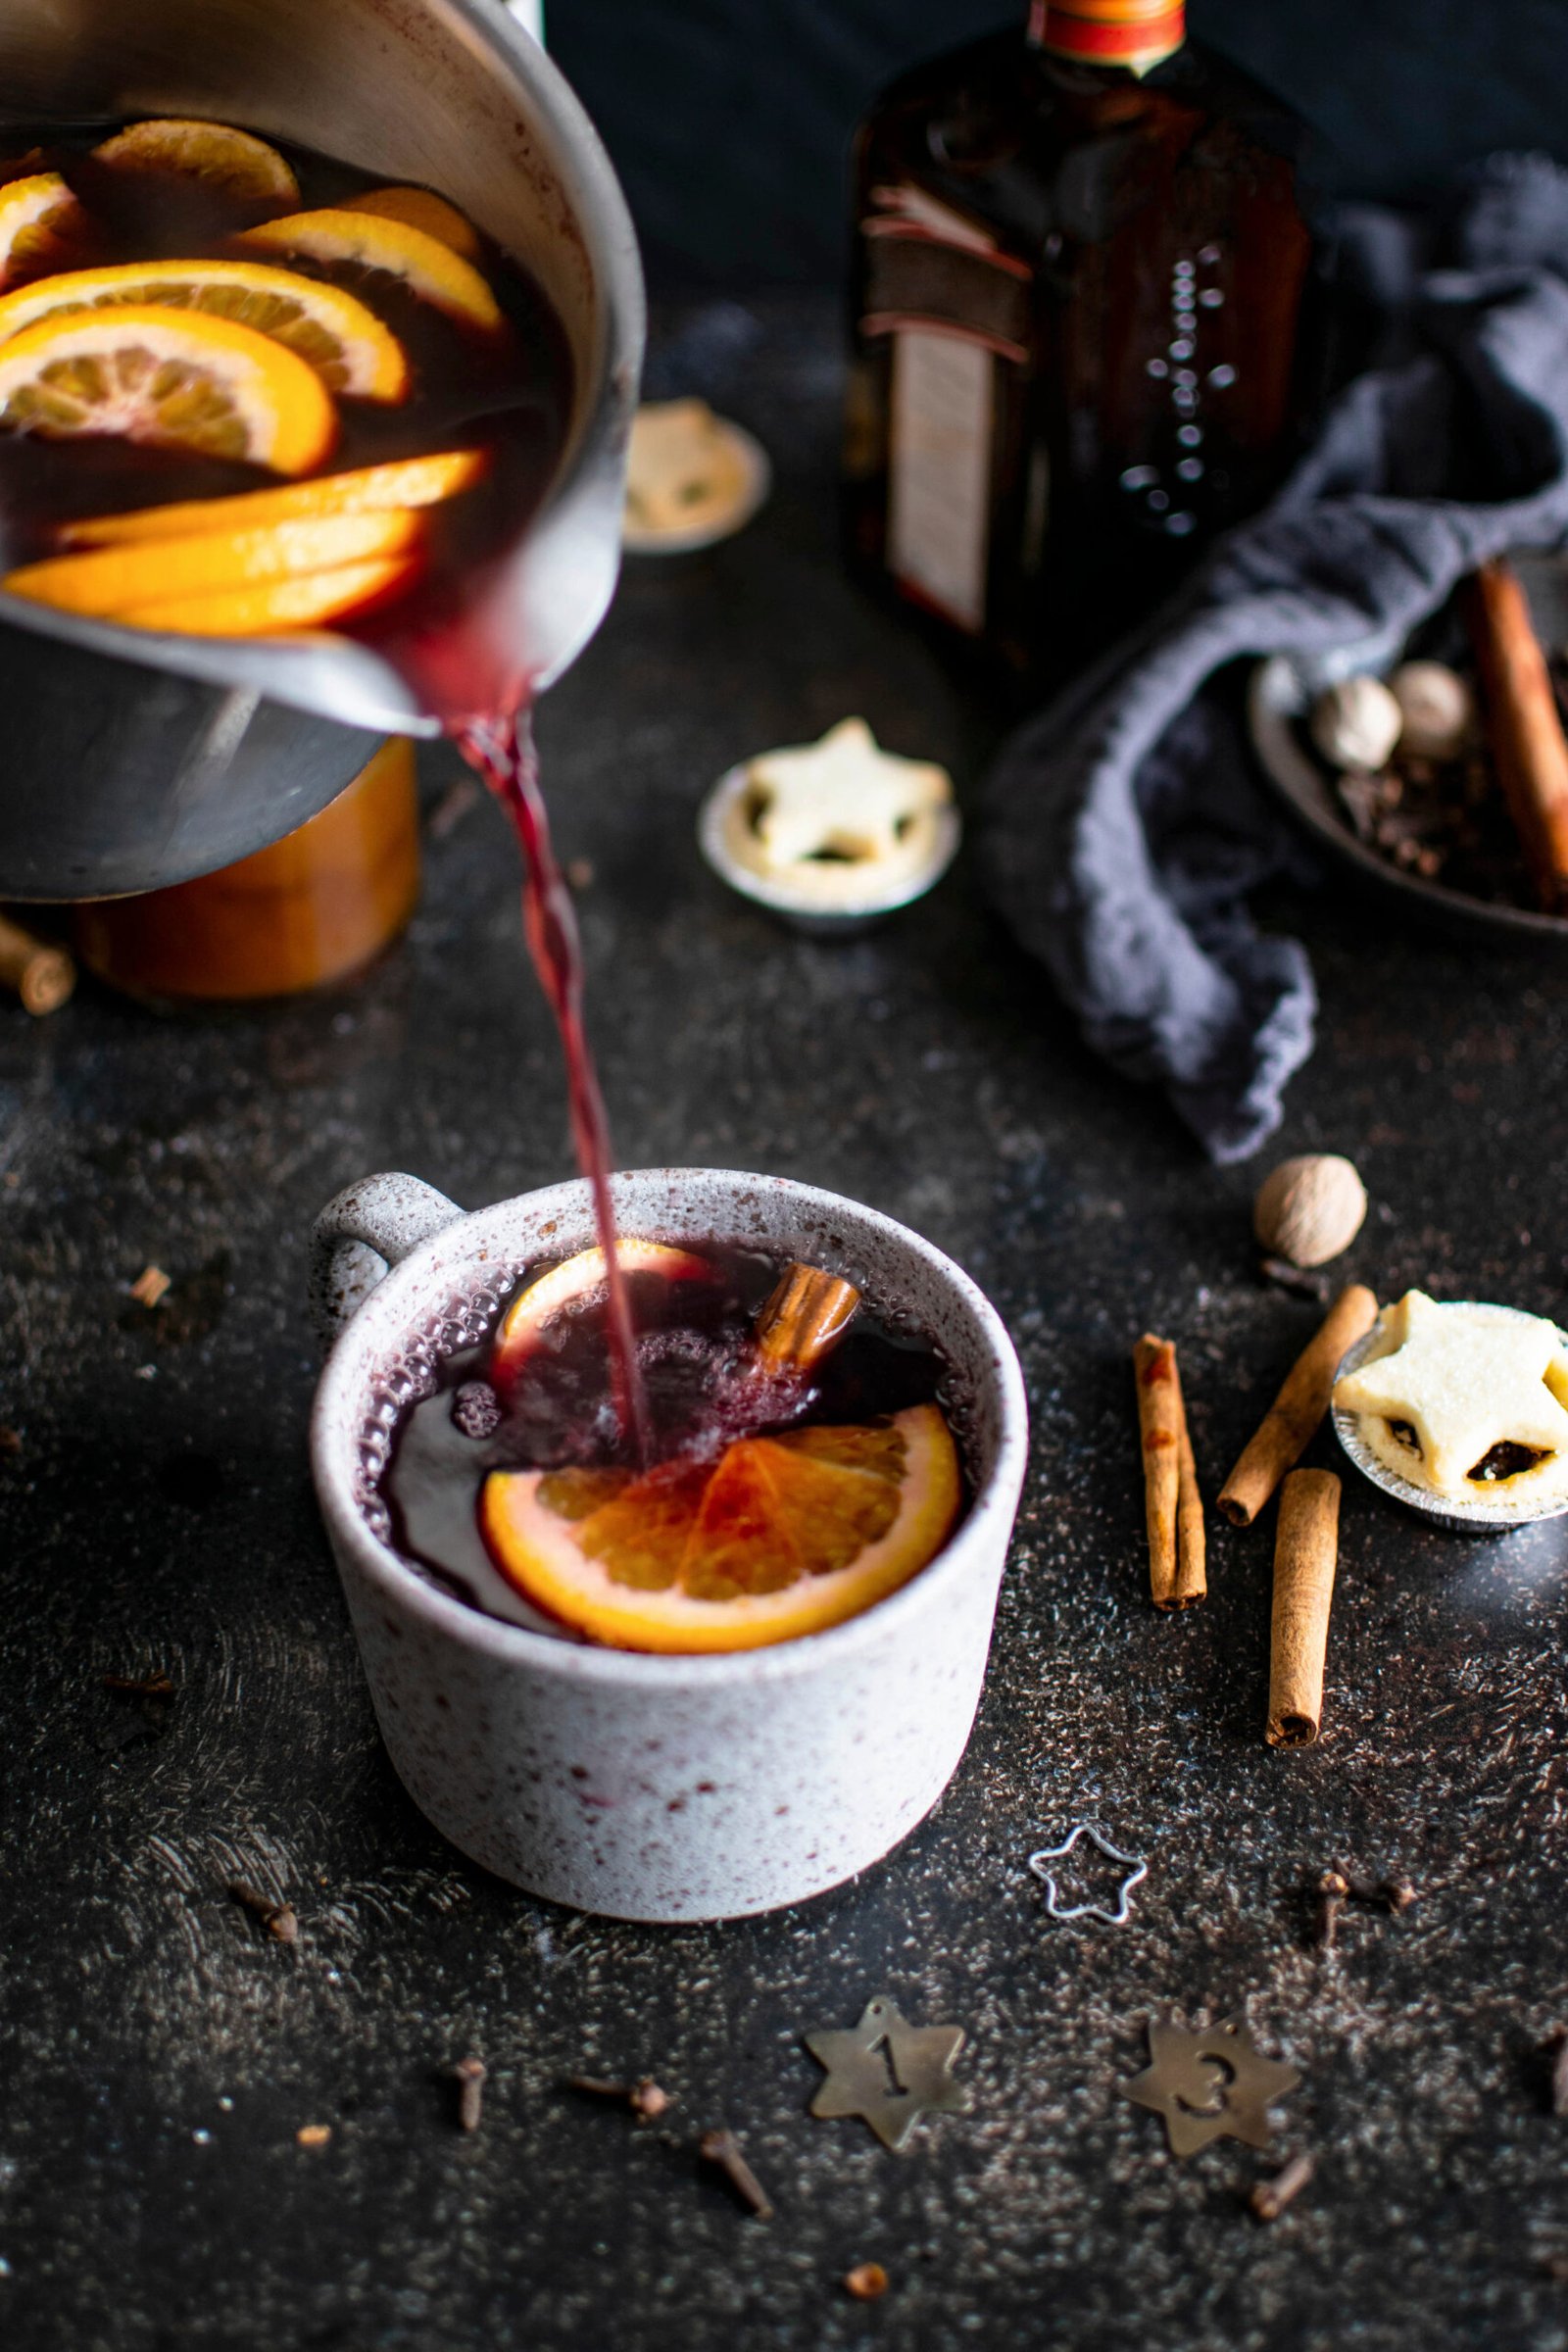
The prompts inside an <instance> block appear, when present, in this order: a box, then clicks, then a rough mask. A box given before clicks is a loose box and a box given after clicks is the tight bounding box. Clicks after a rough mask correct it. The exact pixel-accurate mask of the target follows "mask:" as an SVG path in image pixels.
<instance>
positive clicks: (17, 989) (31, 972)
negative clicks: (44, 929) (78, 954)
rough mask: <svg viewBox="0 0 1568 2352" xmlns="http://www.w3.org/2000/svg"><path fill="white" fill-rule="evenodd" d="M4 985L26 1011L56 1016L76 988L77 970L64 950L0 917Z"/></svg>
mask: <svg viewBox="0 0 1568 2352" xmlns="http://www.w3.org/2000/svg"><path fill="white" fill-rule="evenodd" d="M0 983H3V984H4V986H5V987H7V988H9V989H10V990H12V991H13V993H14V994H15V995H17V996H19V997H20V998H21V999H22V1003H23V1005H24V1007H25V1010H26V1011H28V1012H32V1013H43V1012H56V1011H58V1010H59V1008H60V1006H61V1005H64V1003H65V1002H66V999H67V998H68V997H69V996H70V995H71V992H72V990H73V988H74V987H75V985H76V966H75V964H74V962H73V959H72V957H71V956H70V955H69V954H68V953H67V951H66V950H65V949H64V948H60V947H56V946H55V944H54V943H53V941H52V940H47V939H35V938H34V936H33V934H32V933H31V932H30V931H25V930H24V929H23V927H22V925H21V924H20V923H14V922H12V921H11V919H10V917H9V916H7V915H3V914H0Z"/></svg>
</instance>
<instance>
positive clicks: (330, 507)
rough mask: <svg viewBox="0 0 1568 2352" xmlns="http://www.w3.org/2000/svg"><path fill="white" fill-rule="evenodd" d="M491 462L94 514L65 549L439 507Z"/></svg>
mask: <svg viewBox="0 0 1568 2352" xmlns="http://www.w3.org/2000/svg"><path fill="white" fill-rule="evenodd" d="M488 465H489V460H488V458H487V457H486V455H485V453H484V451H483V450H479V449H444V450H436V451H434V452H432V454H431V455H430V456H429V457H427V458H393V459H390V460H389V461H388V462H387V464H385V465H384V466H354V467H353V468H351V469H350V470H349V471H347V472H345V473H319V474H316V475H314V476H313V477H312V479H311V480H310V481H308V482H288V483H285V484H284V485H283V486H282V487H281V488H279V489H276V490H242V491H241V492H240V493H239V494H238V496H237V497H234V498H182V499H178V500H175V501H173V502H172V504H170V505H169V506H167V507H132V508H130V509H128V510H127V511H126V513H124V514H123V515H84V516H82V517H81V518H80V519H79V520H78V521H75V522H67V523H62V524H61V526H60V528H59V530H58V531H57V532H56V534H55V536H56V538H57V539H58V541H59V543H60V545H61V546H62V547H119V546H126V545H130V544H133V543H135V542H137V541H141V540H148V539H187V538H193V537H195V536H197V535H199V534H200V533H203V532H206V531H247V530H256V529H259V528H260V527H261V526H262V525H263V524H264V523H271V522H310V521H315V520H322V521H324V520H325V519H326V518H327V517H329V516H331V515H369V514H377V513H382V512H386V511H389V510H397V511H400V512H406V511H408V510H409V509H411V508H414V507H434V506H439V505H440V504H441V503H442V502H443V501H444V500H446V499H449V498H456V497H458V496H459V495H460V493H461V492H463V491H465V490H469V489H471V488H472V487H473V485H474V483H475V482H477V481H480V480H482V479H483V476H484V473H485V471H486V468H487V466H488Z"/></svg>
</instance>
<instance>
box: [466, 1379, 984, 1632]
mask: <svg viewBox="0 0 1568 2352" xmlns="http://www.w3.org/2000/svg"><path fill="white" fill-rule="evenodd" d="M960 1500H961V1485H960V1480H959V1474H958V1454H957V1448H956V1446H955V1444H954V1442H953V1433H952V1431H951V1430H950V1429H949V1427H948V1425H947V1422H946V1421H945V1420H944V1418H943V1416H942V1414H941V1412H940V1411H939V1410H938V1408H937V1406H936V1405H934V1404H917V1405H913V1406H911V1407H910V1408H909V1409H908V1410H907V1411H906V1412H902V1413H895V1414H894V1415H893V1416H892V1418H891V1419H889V1420H887V1421H881V1422H867V1423H863V1424H858V1425H856V1426H853V1427H849V1428H842V1429H799V1430H791V1431H789V1432H787V1433H786V1434H784V1435H783V1436H780V1437H771V1438H742V1439H739V1440H737V1441H736V1443H735V1444H733V1445H731V1446H727V1447H726V1448H725V1450H724V1452H723V1453H722V1454H720V1456H719V1458H718V1460H717V1462H716V1463H704V1464H693V1463H672V1464H670V1465H669V1466H667V1467H665V1468H662V1469H658V1470H654V1471H651V1472H649V1473H646V1474H645V1475H642V1476H638V1475H637V1474H636V1473H635V1472H632V1471H616V1470H494V1471H492V1472H491V1474H490V1476H489V1477H488V1478H487V1479H486V1480H485V1483H484V1487H483V1489H482V1490H481V1494H480V1498H479V1525H480V1528H481V1530H482V1532H483V1534H484V1538H485V1541H486V1543H487V1544H488V1545H489V1547H490V1551H491V1554H492V1556H493V1557H494V1559H495V1562H496V1565H497V1566H498V1567H499V1568H500V1570H501V1572H502V1574H503V1575H504V1576H505V1577H506V1578H507V1579H508V1581H509V1582H510V1583H511V1584H513V1585H515V1588H516V1590H517V1591H518V1592H519V1593H522V1594H523V1596H524V1597H525V1598H526V1599H528V1600H530V1601H532V1602H533V1604H534V1605H535V1607H536V1608H540V1609H543V1610H545V1611H547V1612H548V1614H550V1615H551V1616H553V1617H555V1618H557V1619H559V1620H560V1621H561V1622H562V1623H563V1624H564V1625H568V1626H570V1627H571V1628H573V1630H574V1631H576V1632H577V1633H580V1634H584V1635H586V1636H587V1638H588V1639H589V1640H590V1641H592V1642H605V1643H607V1644H609V1645H610V1646H612V1647H613V1648H617V1649H642V1650H659V1651H663V1652H670V1653H674V1652H695V1651H704V1650H708V1651H711V1650H732V1649H756V1648H760V1647H762V1646H764V1645H766V1644H769V1643H771V1642H791V1641H795V1640H797V1639H798V1638H799V1637H800V1636H801V1635H803V1634H816V1633H821V1632H823V1631H824V1630H825V1629H826V1628H827V1627H828V1626H831V1625H838V1624H841V1623H842V1622H843V1621H844V1619H846V1618H847V1617H854V1616H858V1614H859V1612H860V1611H861V1610H862V1609H867V1608H869V1607H870V1606H871V1605H872V1603H873V1602H874V1601H878V1600H882V1599H884V1598H885V1597H886V1596H887V1594H888V1593H893V1592H896V1591H897V1590H898V1588H899V1586H901V1585H904V1584H907V1582H908V1581H909V1579H910V1577H912V1576H914V1575H916V1574H918V1572H919V1570H920V1569H922V1568H924V1567H925V1566H926V1565H927V1564H928V1562H929V1561H931V1560H932V1559H934V1558H935V1556H936V1554H937V1553H938V1552H939V1551H940V1550H941V1548H942V1546H943V1544H945V1543H946V1542H947V1540H948V1537H949V1536H950V1535H951V1533H952V1532H953V1527H954V1523H955V1522H956V1518H957V1516H958V1508H959V1503H960Z"/></svg>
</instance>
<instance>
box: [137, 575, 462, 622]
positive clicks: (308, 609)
mask: <svg viewBox="0 0 1568 2352" xmlns="http://www.w3.org/2000/svg"><path fill="white" fill-rule="evenodd" d="M421 569H422V565H421V564H420V562H419V560H418V559H417V557H416V558H409V557H397V556H392V557H388V558H385V559H384V560H383V561H381V562H379V563H372V564H336V565H334V566H333V567H332V568H331V569H330V570H327V571H311V572H306V573H305V574H303V576H302V577H300V578H298V579H291V580H268V581H266V582H264V583H263V584H262V585H261V586H259V587H254V588H231V589H229V590H227V591H226V592H225V593H223V594H221V595H218V596H197V597H160V598H155V599H154V600H153V601H152V602H150V603H148V604H145V605H133V606H132V607H131V608H130V610H129V611H128V612H124V613H116V614H115V618H116V619H117V620H118V621H120V622H121V623H122V624H123V626H124V627H125V628H129V629H162V630H166V631H177V632H178V633H179V634H181V635H183V636H186V637H275V636H278V635H281V634H282V633H283V632H285V631H287V630H290V629H319V628H325V627H326V626H327V624H328V623H329V622H331V621H336V620H346V619H350V618H352V617H354V616H355V615H357V614H359V613H365V612H368V610H369V608H370V607H371V606H372V605H382V604H387V603H389V602H390V601H391V599H392V598H393V597H394V596H399V595H401V594H402V593H403V591H404V589H405V588H409V587H412V586H413V584H414V582H415V581H416V580H417V578H418V576H419V573H420V570H421Z"/></svg>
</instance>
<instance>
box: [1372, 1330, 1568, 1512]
mask: <svg viewBox="0 0 1568 2352" xmlns="http://www.w3.org/2000/svg"><path fill="white" fill-rule="evenodd" d="M1378 1324H1379V1331H1378V1337H1377V1339H1376V1341H1375V1343H1374V1348H1373V1351H1372V1353H1371V1355H1370V1357H1369V1358H1368V1360H1367V1361H1366V1362H1364V1363H1363V1364H1362V1365H1361V1366H1360V1368H1359V1370H1357V1371H1355V1372H1349V1373H1347V1374H1346V1376H1345V1378H1344V1379H1343V1380H1342V1381H1340V1382H1339V1383H1338V1384H1337V1386H1336V1388H1335V1391H1334V1402H1335V1404H1336V1405H1338V1406H1339V1407H1340V1408H1341V1409H1342V1410H1343V1411H1346V1412H1351V1413H1356V1414H1359V1415H1360V1416H1361V1424H1360V1426H1361V1435H1362V1437H1363V1438H1364V1439H1365V1441H1366V1443H1367V1445H1368V1446H1371V1448H1372V1450H1373V1452H1374V1453H1376V1454H1377V1456H1378V1458H1379V1459H1380V1460H1381V1461H1385V1462H1387V1463H1388V1464H1389V1467H1390V1468H1391V1469H1393V1470H1397V1472H1398V1473H1399V1475H1400V1477H1401V1478H1407V1479H1408V1480H1409V1481H1410V1482H1411V1484H1412V1485H1414V1486H1419V1487H1428V1488H1430V1489H1431V1490H1432V1492H1433V1493H1434V1494H1437V1495H1478V1494H1480V1495H1484V1494H1486V1493H1488V1492H1489V1489H1490V1490H1492V1491H1495V1482H1493V1481H1490V1480H1481V1479H1475V1478H1472V1477H1471V1475H1470V1473H1471V1472H1472V1471H1474V1470H1476V1469H1479V1467H1480V1465H1481V1464H1482V1462H1483V1461H1485V1459H1486V1457H1487V1455H1488V1454H1489V1453H1490V1452H1491V1451H1492V1448H1493V1447H1494V1446H1498V1445H1503V1444H1507V1445H1512V1446H1528V1447H1530V1448H1531V1449H1532V1450H1533V1451H1535V1452H1538V1453H1540V1454H1542V1455H1543V1456H1544V1457H1545V1458H1544V1459H1543V1460H1541V1461H1539V1462H1537V1463H1535V1464H1533V1465H1532V1466H1531V1467H1530V1468H1529V1469H1527V1470H1523V1471H1521V1472H1519V1473H1518V1474H1517V1475H1516V1476H1514V1477H1512V1478H1510V1480H1509V1481H1508V1483H1509V1485H1510V1486H1511V1487H1513V1488H1515V1489H1517V1488H1518V1487H1519V1486H1520V1485H1521V1484H1522V1483H1523V1482H1524V1481H1525V1480H1528V1481H1529V1484H1530V1486H1531V1487H1532V1488H1533V1489H1540V1488H1542V1487H1546V1486H1553V1487H1555V1486H1560V1485H1562V1484H1564V1483H1568V1411H1565V1410H1564V1409H1563V1408H1564V1402H1565V1401H1568V1348H1564V1346H1563V1342H1562V1336H1561V1334H1560V1333H1559V1332H1558V1330H1557V1329H1556V1326H1555V1325H1554V1324H1551V1323H1548V1322H1547V1321H1546V1319H1545V1318H1544V1316H1543V1315H1524V1314H1516V1313H1514V1312H1513V1311H1512V1310H1511V1309H1509V1308H1507V1307H1496V1306H1480V1305H1472V1304H1469V1303H1454V1304H1451V1305H1446V1306H1440V1305H1439V1304H1438V1303H1437V1301H1436V1300H1435V1299H1429V1298H1427V1296H1426V1294H1425V1293H1424V1292H1422V1291H1406V1293H1405V1295H1404V1297H1403V1298H1402V1299H1400V1300H1399V1301H1398V1303H1397V1305H1395V1306H1390V1307H1385V1308H1384V1310H1383V1313H1382V1314H1381V1315H1380V1316H1379V1318H1378ZM1390 1422H1395V1423H1402V1424H1403V1425H1404V1427H1405V1428H1406V1429H1409V1430H1412V1431H1413V1432H1414V1433H1415V1444H1416V1446H1419V1448H1420V1452H1419V1454H1417V1453H1416V1452H1415V1451H1414V1450H1413V1448H1412V1447H1411V1446H1410V1445H1409V1444H1408V1443H1407V1442H1405V1441H1404V1440H1403V1439H1402V1438H1401V1436H1400V1434H1399V1432H1398V1430H1397V1429H1395V1430H1391V1429H1390V1427H1389V1424H1390Z"/></svg>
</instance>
